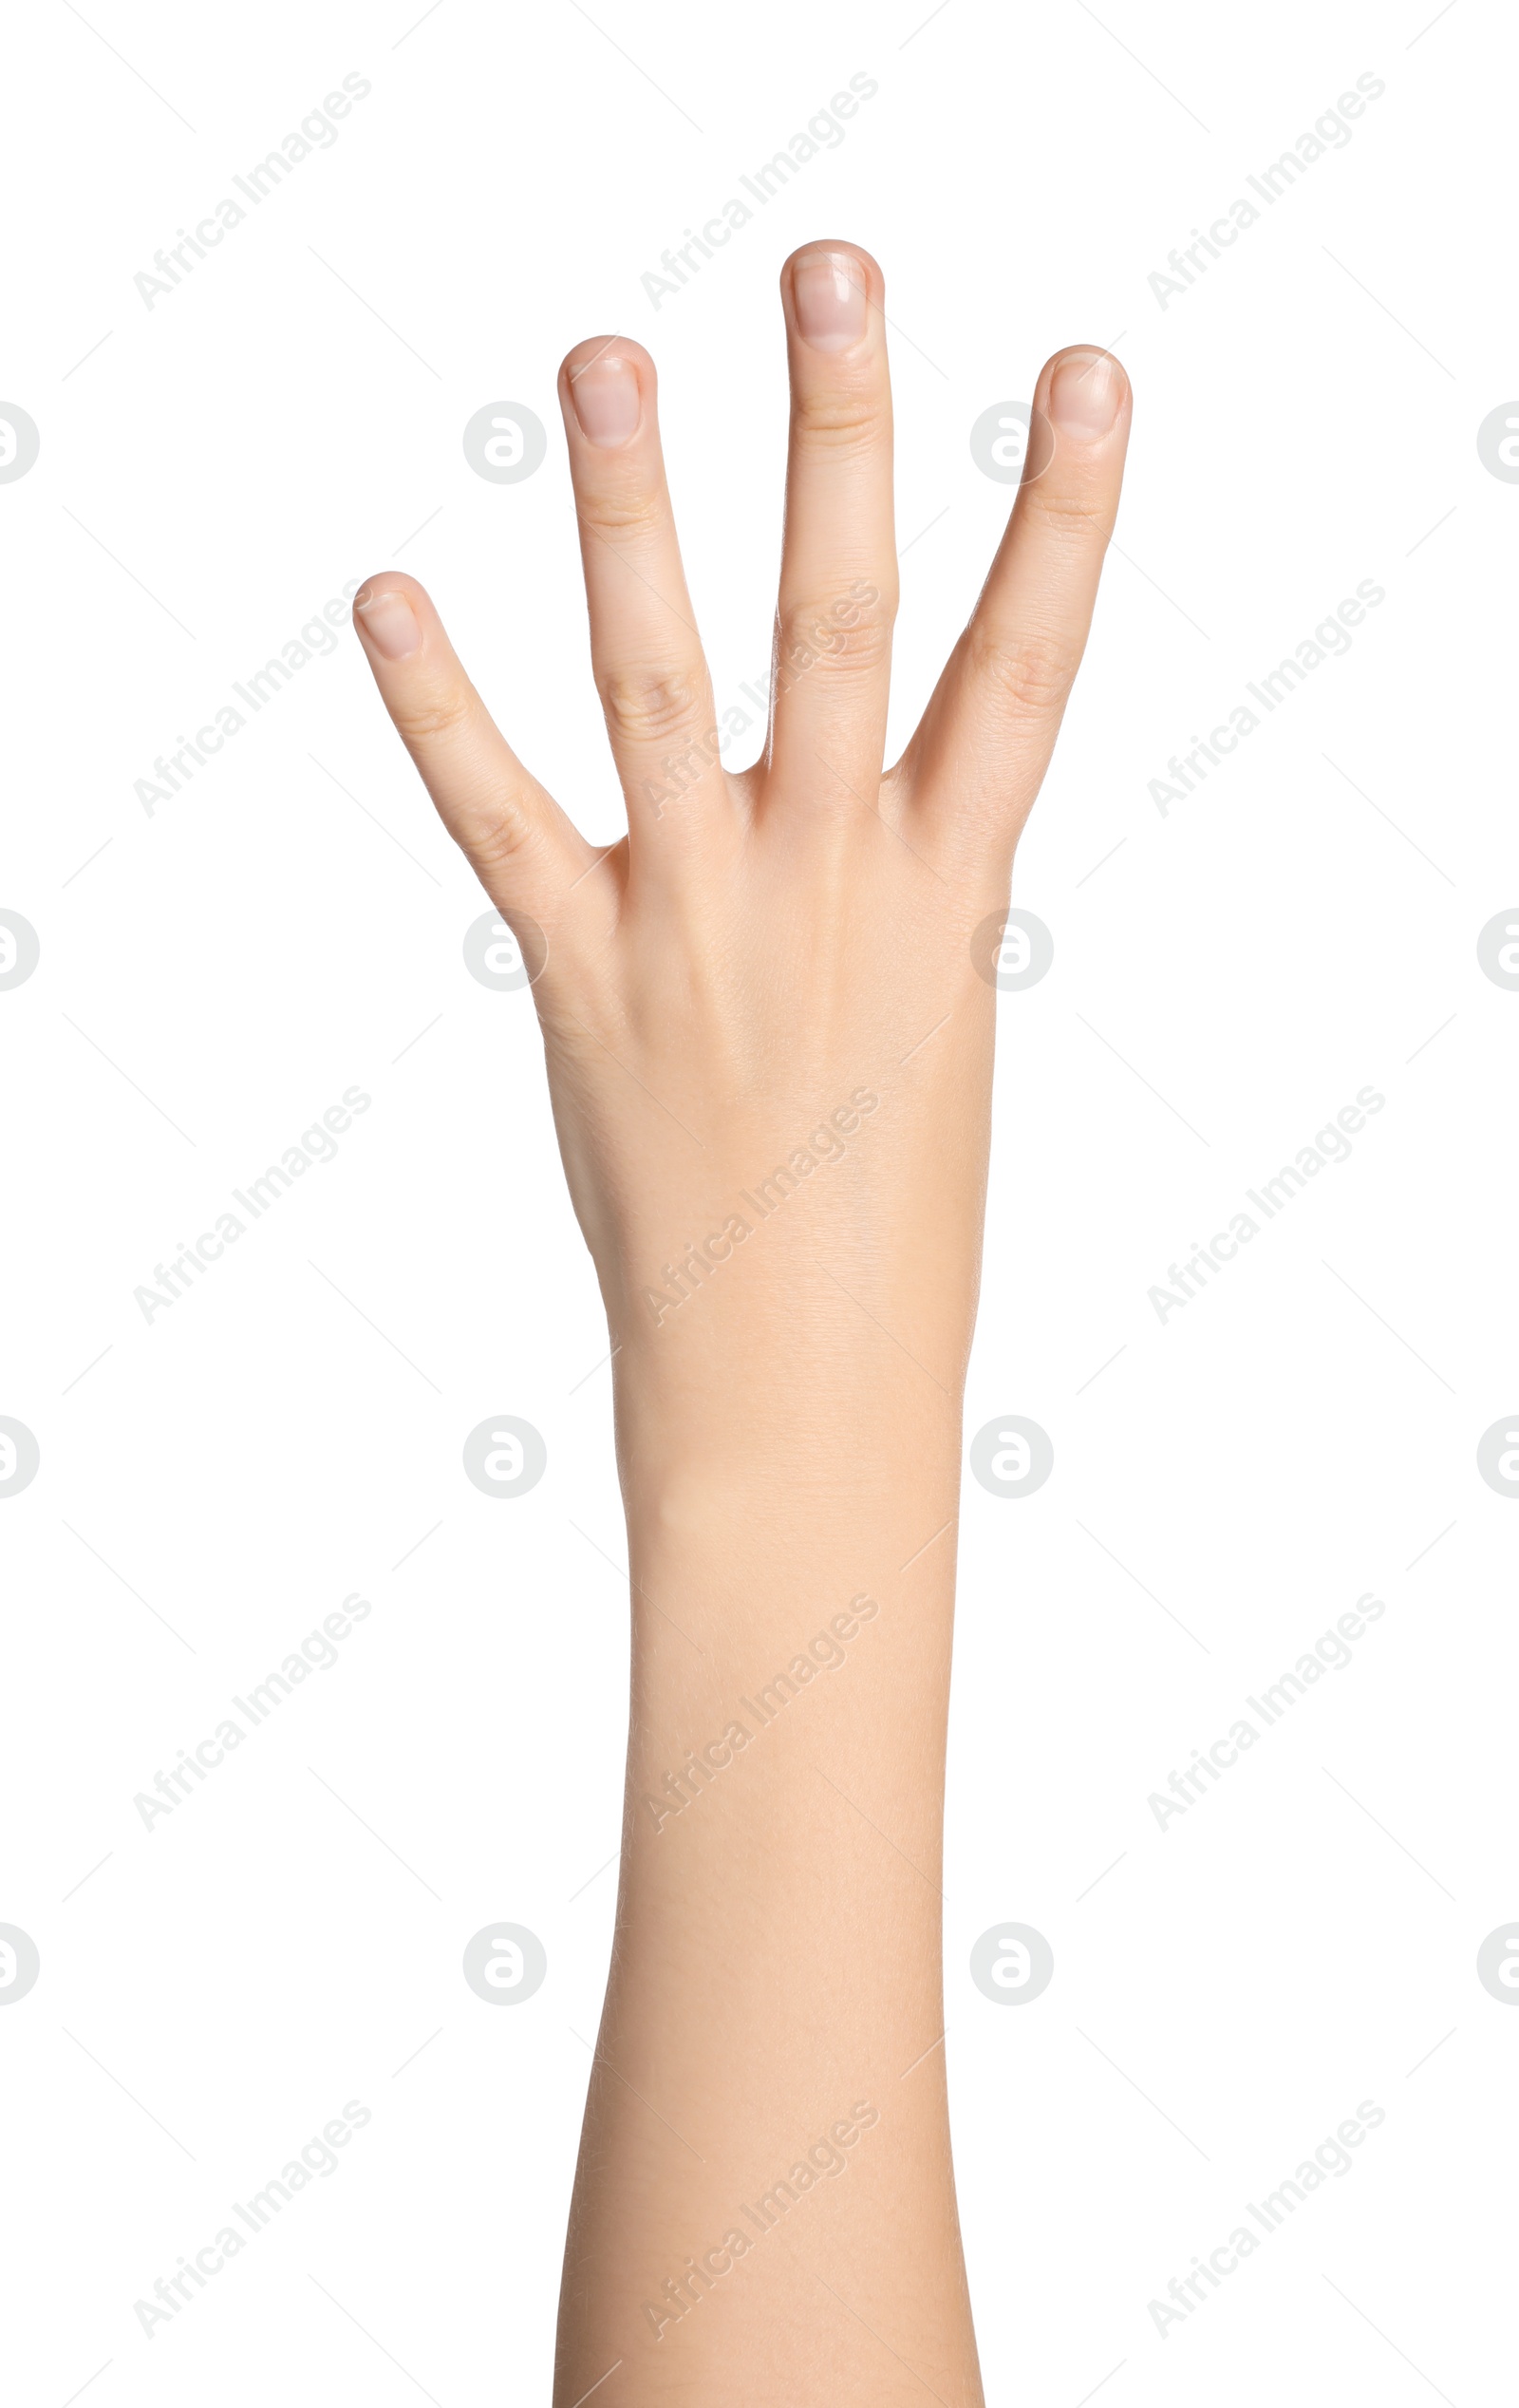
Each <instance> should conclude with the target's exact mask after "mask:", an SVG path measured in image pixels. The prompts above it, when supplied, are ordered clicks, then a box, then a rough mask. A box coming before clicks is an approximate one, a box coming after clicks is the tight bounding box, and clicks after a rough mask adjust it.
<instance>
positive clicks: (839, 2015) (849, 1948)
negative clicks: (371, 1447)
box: [555, 1273, 980, 2408]
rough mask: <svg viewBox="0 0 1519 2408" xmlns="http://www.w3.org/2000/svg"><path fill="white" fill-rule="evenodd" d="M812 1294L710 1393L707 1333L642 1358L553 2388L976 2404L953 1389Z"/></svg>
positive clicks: (632, 1409) (705, 1302)
mask: <svg viewBox="0 0 1519 2408" xmlns="http://www.w3.org/2000/svg"><path fill="white" fill-rule="evenodd" d="M815 1281H816V1273H815ZM822 1285H823V1287H824V1289H825V1290H826V1289H827V1282H826V1281H824V1282H823V1283H822ZM809 1302H810V1303H811V1304H812V1306H813V1307H814V1309H813V1312H812V1313H811V1314H805V1313H798V1314H797V1316H796V1319H797V1323H798V1325H800V1326H797V1330H796V1334H795V1335H794V1337H793V1339H792V1342H791V1344H790V1345H788V1346H785V1347H780V1348H776V1349H771V1350H766V1351H763V1352H761V1351H759V1347H758V1344H757V1342H756V1341H754V1339H753V1337H752V1334H751V1338H750V1351H748V1352H747V1353H745V1354H741V1355H740V1356H739V1357H738V1358H736V1359H734V1360H733V1361H732V1362H731V1364H730V1366H729V1371H730V1376H729V1377H728V1378H727V1380H726V1381H725V1382H723V1383H720V1385H719V1386H718V1387H716V1388H714V1389H713V1390H712V1391H711V1392H709V1394H708V1396H707V1398H706V1401H705V1403H704V1406H703V1410H702V1411H701V1412H700V1413H698V1412H696V1411H695V1410H694V1406H693V1402H692V1400H690V1399H689V1398H688V1397H686V1396H685V1394H684V1387H685V1382H684V1372H685V1364H684V1360H683V1357H684V1355H685V1354H687V1353H688V1352H689V1351H690V1350H691V1348H692V1347H693V1346H696V1345H700V1344H701V1343H702V1342H705V1341H707V1340H708V1338H709V1326H710V1329H711V1330H712V1331H714V1332H715V1331H716V1330H717V1326H718V1324H719V1323H720V1321H721V1319H722V1318H724V1316H722V1314H721V1310H720V1299H719V1297H718V1295H717V1293H716V1291H715V1289H714V1291H713V1292H712V1293H711V1294H710V1295H704V1296H703V1297H702V1298H701V1299H700V1300H693V1304H692V1311H693V1315H694V1313H695V1312H696V1311H698V1310H700V1309H701V1308H702V1307H708V1308H710V1325H709V1326H703V1330H702V1332H701V1339H700V1341H699V1339H698V1333H697V1330H696V1327H695V1326H694V1320H693V1322H692V1323H691V1324H689V1325H688V1326H687V1331H686V1333H685V1345H684V1348H683V1347H681V1346H680V1345H678V1344H677V1343H675V1342H676V1337H677V1333H676V1331H675V1329H674V1328H673V1327H671V1328H669V1329H666V1331H664V1332H662V1333H661V1334H662V1336H663V1337H664V1338H665V1340H666V1345H667V1347H668V1352H669V1363H668V1377H667V1378H665V1377H664V1375H663V1374H662V1369H661V1366H660V1365H659V1364H658V1363H657V1362H655V1363H653V1364H650V1363H649V1362H648V1361H647V1357H649V1356H652V1355H656V1354H657V1348H656V1347H654V1346H647V1347H646V1348H645V1349H644V1357H645V1359H644V1360H643V1361H641V1362H640V1363H639V1364H637V1365H636V1366H635V1368H634V1370H633V1371H632V1373H631V1374H630V1375H626V1376H625V1380H624V1385H623V1391H622V1395H621V1398H620V1407H619V1418H620V1423H621V1425H622V1428H623V1431H624V1433H625V1438H624V1458H625V1469H627V1468H628V1466H629V1465H630V1466H631V1469H630V1476H629V1477H628V1528H629V1545H630V1557H631V1561H630V1569H631V1572H632V1579H633V1617H634V1640H633V1682H632V1711H631V1727H630V1735H629V1748H628V1797H627V1818H626V1827H625V1837H624V1850H623V1871H622V1887H621V1894H620V1898H619V1906H618V1928H617V1938H616V1945H615V1948H614V1954H613V1964H612V1970H611V1978H610V1984H609V1992H608V1999H607V2006H606V2013H605V2017H604V2021H603V2025H602V2032H601V2039H600V2043H599V2047H598V2056H597V2064H596V2068H595V2071H594V2073H593V2076H592V2080H591V2096H590V2100H589V2104H588V2111H587V2120H586V2130H585V2137H584V2141H583V2144H582V2153H581V2163H580V2175H579V2180H578V2183H577V2188H576V2197H575V2204H574V2209H573V2212H572V2225H571V2233H570V2242H569V2250H568V2256H567V2263H566V2274H565V2291H564V2301H563V2305H562V2310H561V2328H560V2352H561V2356H560V2368H559V2379H558V2384H557V2388H556V2394H555V2398H556V2402H557V2403H558V2408H572V2404H573V2403H574V2402H575V2401H577V2400H578V2399H580V2397H581V2395H582V2393H583V2392H584V2391H585V2390H586V2389H587V2388H588V2386H589V2385H591V2383H593V2382H595V2381H596V2380H598V2379H599V2378H600V2377H601V2376H602V2375H604V2374H605V2373H606V2372H607V2370H608V2368H609V2367H610V2366H611V2365H612V2363H613V2361H615V2360H617V2359H619V2358H621V2359H622V2360H623V2361H624V2363H623V2367H622V2370H621V2372H620V2374H619V2376H618V2390H617V2397H618V2399H626V2400H627V2401H628V2402H629V2403H635V2404H636V2403H641V2402H645V2401H647V2402H650V2403H652V2402H654V2401H661V2402H668V2401H670V2400H672V2399H685V2398H690V2399H703V2401H705V2400H716V2399H719V2398H724V2397H731V2396H733V2385H734V2384H735V2382H736V2381H741V2382H743V2383H750V2382H752V2383H753V2385H754V2389H755V2392H756V2395H757V2396H763V2397H765V2398H766V2399H774V2400H779V2399H793V2400H798V2401H799V2400H802V2399H824V2398H827V2399H834V2400H850V2399H862V2400H863V2399H872V2400H884V2399H895V2398H897V2397H899V2396H900V2397H901V2398H902V2399H907V2398H909V2397H913V2398H921V2396H922V2389H923V2384H922V2381H921V2380H919V2376H920V2375H921V2377H922V2378H923V2379H925V2380H927V2381H928V2383H929V2384H930V2385H931V2386H932V2388H933V2389H934V2390H935V2391H937V2392H938V2393H939V2394H940V2395H941V2397H942V2398H943V2399H946V2401H947V2402H951V2403H954V2408H961V2403H969V2402H972V2401H975V2400H977V2399H979V2398H980V2392H979V2387H978V2384H977V2379H976V2372H975V2356H974V2344H973V2341H972V2338H971V2331H970V2320H969V2311H968V2306H967V2304H966V2290H965V2279H964V2273H963V2268H962V2266H961V2261H960V2249H959V2236H958V2229H957V2225H956V2221H955V2211H954V2198H953V2187H952V2181H951V2176H950V2169H949V2152H948V2136H947V2119H946V2107H945V2079H944V2051H943V2049H942V2047H940V2046H939V2041H940V2040H941V2036H942V2032H943V2015H942V2011H941V1979H940V1912H941V1891H940V1852H941V1829H942V1815H943V1795H944V1749H945V1725H946V1714H947V1694H948V1677H949V1652H950V1627H951V1614H952V1602H953V1573H954V1540H955V1527H954V1517H955V1511H956V1494H957V1486H958V1464H959V1411H958V1398H957V1396H956V1395H955V1393H953V1387H954V1383H953V1382H952V1381H951V1383H949V1385H948V1387H946V1386H945V1385H943V1384H941V1383H940V1380H939V1379H938V1378H937V1377H936V1376H935V1374H934V1373H933V1372H931V1371H930V1370H928V1368H926V1367H925V1368H922V1369H920V1368H919V1367H918V1366H917V1364H915V1363H914V1362H912V1361H910V1360H909V1359H908V1358H906V1357H904V1356H902V1355H901V1354H900V1353H898V1352H896V1351H895V1349H894V1348H893V1346H892V1344H891V1341H890V1340H888V1339H885V1338H884V1337H882V1336H881V1335H880V1334H879V1333H872V1328H871V1325H870V1323H869V1321H865V1322H864V1323H863V1325H861V1324H860V1323H859V1321H858V1308H857V1307H855V1306H854V1305H853V1303H852V1302H851V1301H850V1300H849V1299H847V1298H844V1297H842V1296H841V1295H839V1294H837V1293H836V1292H835V1294H834V1295H833V1296H832V1297H829V1296H827V1295H826V1294H825V1295H824V1296H822V1297H816V1296H815V1297H813V1298H811V1299H809ZM731 1318H733V1319H741V1316H739V1315H734V1316H731ZM862 1326H863V1332H864V1335H863V1339H862V1336H861V1327H862ZM715 1342H716V1343H721V1337H720V1335H719V1336H718V1337H717V1338H716V1340H715ZM887 1354H893V1355H894V1360H893V1362H892V1363H891V1364H887V1363H886V1362H885V1361H884V1360H883V1357H884V1356H885V1355H887ZM672 1387H673V1389H674V1391H675V1393H676V1395H677V1396H678V1397H680V1398H682V1400H683V1401H682V1402H679V1403H677V1404H676V1406H675V1407H674V1408H673V1410H672V1409H671V1407H670V1404H669V1401H668V1399H669V1391H670V1389H671V1388H672ZM650 1428H652V1429H653V1430H654V1431H655V1432H656V1434H657V1437H656V1440H655V1442H654V1444H653V1445H650V1444H649V1443H648V1441H647V1432H648V1430H649V1429H650ZM798 2169H799V2170H800V2171H799V2172H798Z"/></svg>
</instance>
